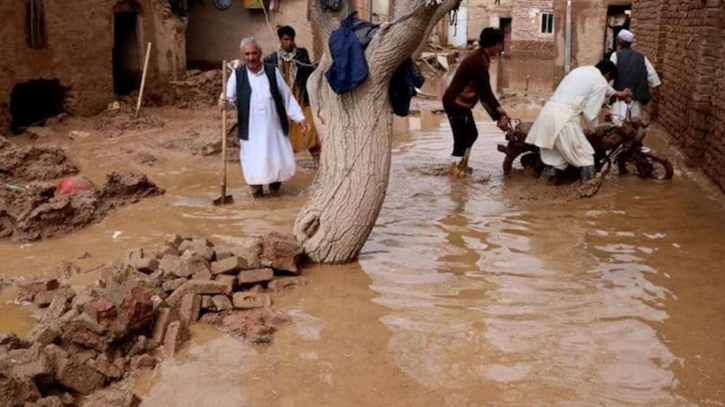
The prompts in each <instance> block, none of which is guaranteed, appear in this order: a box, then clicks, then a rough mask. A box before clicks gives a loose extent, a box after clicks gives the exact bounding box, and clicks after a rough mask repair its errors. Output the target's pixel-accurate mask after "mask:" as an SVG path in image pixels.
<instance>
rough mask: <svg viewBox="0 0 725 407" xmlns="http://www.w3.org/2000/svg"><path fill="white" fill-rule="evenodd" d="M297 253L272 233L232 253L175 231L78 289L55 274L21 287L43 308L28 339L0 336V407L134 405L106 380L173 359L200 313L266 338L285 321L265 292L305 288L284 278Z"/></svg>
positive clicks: (235, 331) (290, 241)
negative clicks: (157, 245)
mask: <svg viewBox="0 0 725 407" xmlns="http://www.w3.org/2000/svg"><path fill="white" fill-rule="evenodd" d="M301 253H302V248H301V247H300V246H299V245H298V244H297V242H296V241H295V240H294V238H291V237H287V236H283V235H279V234H269V235H268V236H266V237H265V238H264V239H261V238H252V239H248V240H247V241H245V242H243V244H241V245H240V246H239V247H236V248H231V249H225V248H218V247H215V246H214V245H213V244H212V243H211V242H209V241H208V240H206V239H190V238H181V237H180V236H174V237H172V238H171V239H169V241H168V242H167V243H166V244H165V245H164V246H163V247H160V248H158V249H156V250H150V251H147V250H143V249H134V250H130V251H129V252H128V253H127V254H126V255H125V256H124V257H123V258H121V259H117V260H116V261H114V262H111V263H109V264H106V265H104V266H102V268H101V271H100V272H101V278H100V279H99V280H98V282H97V284H96V286H89V287H86V288H84V289H83V290H81V291H79V292H76V291H75V290H74V289H73V288H71V287H69V286H68V285H63V284H61V283H60V282H59V281H58V280H57V279H55V278H42V279H37V280H33V281H29V282H22V283H18V286H19V287H20V293H19V295H18V300H19V301H25V302H33V303H34V304H35V305H37V306H38V307H42V308H45V310H44V311H43V312H42V314H40V316H39V320H40V321H39V323H38V324H37V325H36V326H35V327H34V328H33V329H32V330H31V332H30V334H29V335H28V338H27V339H25V340H21V339H19V338H18V337H16V336H14V335H0V394H2V395H3V397H2V398H1V399H0V406H2V407H15V406H18V407H19V406H23V407H41V406H84V407H90V406H111V405H112V406H121V407H130V406H134V405H137V404H138V403H139V399H138V398H137V397H136V396H135V395H133V393H131V392H128V391H120V390H118V389H117V388H115V387H109V385H112V384H113V383H114V382H119V381H122V380H124V379H127V378H132V375H133V374H134V373H135V372H137V371H138V370H140V369H152V368H154V367H155V365H156V364H157V363H158V360H159V359H160V358H162V357H164V356H173V355H174V354H175V353H176V352H177V351H178V349H179V347H180V346H182V345H183V343H184V342H185V341H186V340H187V339H188V337H189V331H188V329H189V326H190V325H192V324H194V323H197V322H198V321H199V319H200V317H201V321H202V322H207V323H211V324H214V325H216V326H219V327H220V328H221V329H223V330H226V331H227V332H230V334H232V335H235V336H237V337H240V338H246V339H248V340H251V341H252V342H257V343H258V342H264V343H269V342H271V339H272V337H271V335H272V334H273V333H274V332H275V330H276V326H277V325H279V324H283V323H286V322H287V318H286V316H285V315H284V314H281V313H278V312H276V311H274V310H273V309H272V308H271V304H272V300H271V297H270V292H280V291H284V290H288V289H292V288H295V287H297V286H300V285H303V284H304V279H303V277H299V276H290V274H297V273H298V272H299V271H298V268H297V262H298V260H299V257H300V255H301ZM276 273H282V274H283V275H285V276H286V277H282V278H276V277H275V274H276ZM63 275H64V276H65V274H63ZM202 314H205V315H203V316H202Z"/></svg>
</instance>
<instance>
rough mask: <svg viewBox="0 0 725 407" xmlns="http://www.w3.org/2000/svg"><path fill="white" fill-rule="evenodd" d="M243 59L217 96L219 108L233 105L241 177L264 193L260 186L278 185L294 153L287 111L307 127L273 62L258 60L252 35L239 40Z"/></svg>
mask: <svg viewBox="0 0 725 407" xmlns="http://www.w3.org/2000/svg"><path fill="white" fill-rule="evenodd" d="M240 49H241V51H242V61H244V65H242V66H240V67H238V68H237V69H236V70H235V71H234V74H233V75H231V77H230V78H229V81H228V82H227V86H226V91H225V92H224V93H225V94H224V95H223V96H222V97H221V98H220V99H219V106H220V107H221V108H223V109H227V108H230V107H231V106H232V105H234V106H236V107H237V116H238V117H237V123H238V125H237V129H238V135H239V139H240V146H241V148H240V159H241V163H242V171H243V172H244V180H245V181H246V182H247V184H249V186H250V187H252V195H253V196H254V197H255V198H257V197H261V196H263V195H264V192H263V186H264V185H269V189H270V191H272V192H276V191H279V189H280V187H281V186H282V182H284V181H287V180H288V179H290V178H292V176H293V175H294V174H295V167H296V165H295V154H294V152H293V151H292V144H291V143H290V141H289V139H288V138H287V135H288V134H289V122H288V120H287V118H288V117H289V119H290V120H292V121H293V122H294V123H296V124H298V125H300V126H302V129H303V131H305V132H307V131H309V126H308V124H307V122H306V121H305V115H304V114H303V113H302V109H301V108H300V106H299V104H298V103H297V101H296V100H295V98H294V97H293V96H292V92H291V91H290V89H289V87H288V86H287V84H286V83H285V81H284V79H283V78H282V75H281V74H280V72H279V70H277V68H276V67H274V66H270V65H264V64H263V63H262V48H261V47H260V45H259V43H258V42H257V40H256V39H254V38H253V37H248V38H244V39H243V40H242V43H241V45H240Z"/></svg>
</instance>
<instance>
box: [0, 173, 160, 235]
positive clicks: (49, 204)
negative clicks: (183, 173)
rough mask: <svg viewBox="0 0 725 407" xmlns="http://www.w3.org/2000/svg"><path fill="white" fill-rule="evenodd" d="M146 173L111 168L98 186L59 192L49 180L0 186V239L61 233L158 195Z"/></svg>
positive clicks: (158, 188) (96, 220)
mask: <svg viewBox="0 0 725 407" xmlns="http://www.w3.org/2000/svg"><path fill="white" fill-rule="evenodd" d="M163 193H164V189H163V188H161V187H159V186H157V185H156V184H155V183H154V182H153V181H151V180H150V179H149V178H148V177H146V176H145V175H142V174H135V173H131V172H125V171H120V172H112V173H111V174H109V175H108V176H107V177H106V183H105V185H104V186H103V188H101V189H100V190H97V189H95V190H91V191H78V192H73V193H71V194H67V195H62V194H59V193H58V188H57V186H56V185H55V184H53V183H46V182H32V183H30V184H28V185H27V189H20V190H16V189H6V188H2V189H0V239H4V238H9V239H12V240H14V241H33V240H38V239H41V238H48V237H53V236H59V235H64V234H67V233H70V232H72V231H74V230H76V229H80V228H82V227H85V226H87V225H90V224H92V223H95V222H98V221H99V220H101V219H103V218H104V217H105V216H106V215H108V213H110V212H111V211H112V210H114V209H116V208H119V207H122V206H125V205H128V204H132V203H136V202H138V201H139V200H141V199H142V198H146V197H151V196H156V195H161V194H163Z"/></svg>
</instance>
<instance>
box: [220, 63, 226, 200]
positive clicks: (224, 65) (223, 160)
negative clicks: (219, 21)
mask: <svg viewBox="0 0 725 407" xmlns="http://www.w3.org/2000/svg"><path fill="white" fill-rule="evenodd" d="M226 86H227V61H224V62H222V95H224V97H225V98H226V97H227V90H226ZM222 167H224V171H223V172H222V191H221V192H222V198H221V199H222V205H223V204H224V201H225V200H226V198H227V196H226V195H227V109H226V108H225V109H223V110H222Z"/></svg>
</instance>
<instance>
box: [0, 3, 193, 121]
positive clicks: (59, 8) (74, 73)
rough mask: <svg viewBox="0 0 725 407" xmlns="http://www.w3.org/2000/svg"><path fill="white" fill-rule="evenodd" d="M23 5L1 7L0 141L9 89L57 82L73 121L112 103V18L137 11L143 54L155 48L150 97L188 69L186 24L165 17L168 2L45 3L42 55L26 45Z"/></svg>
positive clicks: (151, 60) (168, 10)
mask: <svg viewBox="0 0 725 407" xmlns="http://www.w3.org/2000/svg"><path fill="white" fill-rule="evenodd" d="M26 1H27V0H12V1H0V16H2V29H0V44H2V57H0V135H2V134H6V133H8V131H9V130H8V125H9V121H10V110H9V107H10V106H9V103H10V98H11V93H12V90H13V87H14V86H15V85H18V84H20V83H23V82H27V81H31V80H36V79H46V80H47V79H58V80H59V81H60V84H61V85H62V86H64V87H66V88H67V91H66V99H65V102H64V108H65V110H66V111H68V112H70V113H72V114H81V115H90V114H95V113H98V112H99V111H100V110H102V109H104V108H105V107H106V106H107V104H108V103H109V102H111V101H112V100H114V98H115V97H114V95H113V66H112V55H113V43H114V25H113V16H114V11H124V10H123V9H125V8H130V7H134V8H135V9H137V10H138V16H139V19H138V33H139V34H140V38H139V43H140V46H139V52H140V53H141V55H143V53H145V52H146V51H145V48H146V47H145V46H146V43H148V42H151V43H153V45H152V52H151V58H150V62H149V72H148V77H147V83H146V86H147V92H148V93H147V94H148V95H151V94H153V93H154V92H163V89H165V85H166V84H167V83H168V82H169V81H170V80H172V79H173V76H174V75H173V72H172V68H176V72H184V71H185V69H186V55H185V54H186V44H185V28H186V25H185V23H184V22H183V21H182V20H181V19H180V18H178V17H175V16H174V15H172V14H171V12H170V9H169V6H168V2H167V1H166V0H138V1H135V0H125V1H121V0H76V1H70V2H68V1H63V0H45V1H44V3H45V32H46V46H45V47H44V48H42V49H31V48H28V46H27V45H26V20H25V7H26ZM141 48H142V49H141ZM145 92H146V91H145Z"/></svg>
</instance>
